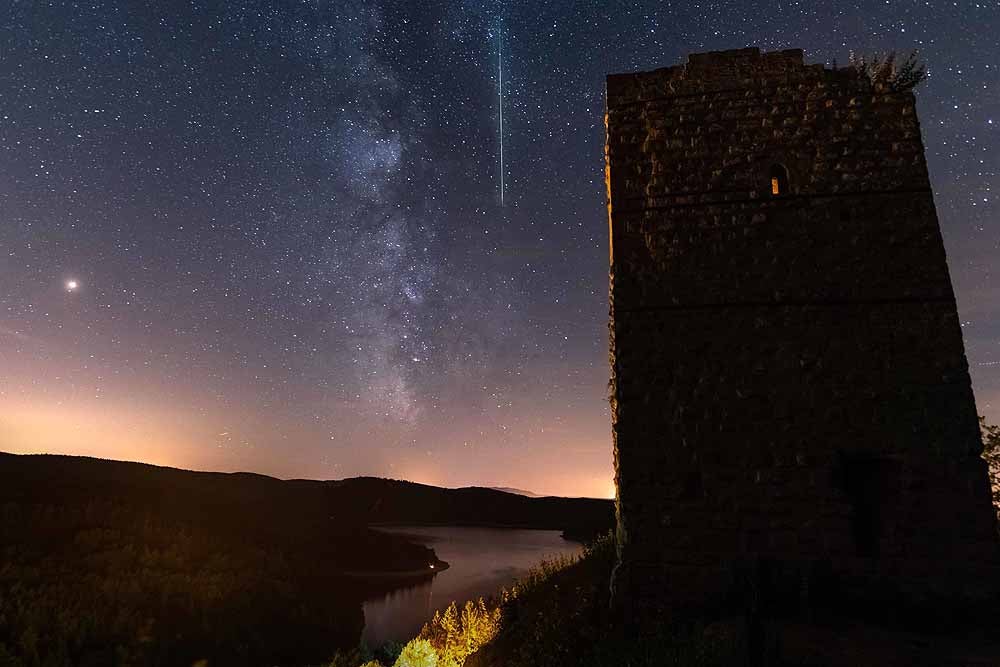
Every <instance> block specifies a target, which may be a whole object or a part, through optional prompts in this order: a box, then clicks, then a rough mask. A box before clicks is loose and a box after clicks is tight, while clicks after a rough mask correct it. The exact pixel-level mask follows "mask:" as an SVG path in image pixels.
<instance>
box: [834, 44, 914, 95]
mask: <svg viewBox="0 0 1000 667" xmlns="http://www.w3.org/2000/svg"><path fill="white" fill-rule="evenodd" d="M850 67H851V68H852V69H854V70H855V71H856V72H857V73H858V74H859V75H861V76H864V77H867V78H868V80H869V81H871V82H872V85H874V86H876V87H879V86H882V87H886V88H889V89H890V90H893V91H896V92H905V91H908V90H913V89H914V88H916V87H917V86H918V85H919V84H920V82H921V81H923V80H924V79H926V78H927V69H926V68H925V67H924V65H923V63H921V62H920V61H919V60H917V52H916V51H913V52H912V53H910V54H909V55H907V56H906V57H905V58H903V60H902V61H899V60H898V59H897V58H896V52H895V51H890V52H889V53H884V54H874V55H870V56H869V55H864V54H857V53H855V52H854V51H851V55H850Z"/></svg>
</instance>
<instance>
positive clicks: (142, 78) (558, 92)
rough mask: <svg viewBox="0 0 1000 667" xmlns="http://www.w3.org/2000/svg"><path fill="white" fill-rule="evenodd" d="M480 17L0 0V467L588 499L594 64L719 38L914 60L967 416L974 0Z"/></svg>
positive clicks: (989, 75) (982, 377) (599, 364)
mask: <svg viewBox="0 0 1000 667" xmlns="http://www.w3.org/2000/svg"><path fill="white" fill-rule="evenodd" d="M502 11H503V14H502V16H501V5H500V4H499V3H496V2H493V3H481V2H461V1H456V2H433V1H432V2H420V3H416V2H412V3H404V2H385V1H383V2H353V1H347V2H318V1H316V0H309V1H307V2H296V1H292V0H286V1H282V2H265V1H263V0H262V1H259V2H252V1H240V2H233V3H213V2H197V1H195V2H189V1H185V2H178V1H168V2H158V3H126V2H123V1H121V0H119V1H110V0H95V1H94V2H90V3H86V4H83V5H81V4H75V3H70V2H52V3H38V2H12V3H6V4H4V6H3V8H2V9H0V43H2V44H3V45H4V48H3V49H2V50H0V156H2V159H0V369H2V371H0V449H8V450H14V451H40V450H47V451H61V452H70V453H84V454H93V455H98V456H108V457H115V458H130V459H139V460H149V461H154V462H159V463H165V464H171V465H180V466H188V467H199V468H212V469H226V470H234V469H248V470H256V471H260V472H265V473H270V474H277V475H282V476H307V477H342V476H347V475H356V474H378V475H389V476H395V477H410V478H416V479H419V480H422V481H428V482H433V483H441V484H449V485H460V484H473V483H475V484H490V485H498V486H499V485H502V486H517V487H526V488H531V489H533V490H536V491H541V492H554V493H564V494H588V495H605V494H606V493H607V492H608V489H609V483H610V477H611V447H610V443H609V419H608V411H607V404H606V383H607V377H608V370H607V334H606V318H607V238H606V235H607V220H606V209H605V207H604V197H605V193H604V184H603V173H602V169H603V139H604V136H603V93H604V90H603V80H604V75H605V74H606V73H608V72H618V71H627V70H632V69H649V68H654V67H659V66H664V65H668V64H673V63H676V62H680V61H682V60H683V59H684V57H685V55H686V54H687V53H688V52H692V51H695V52H696V51H705V50H712V49H722V48H736V47H743V46H747V45H756V46H760V47H761V48H764V49H776V48H787V47H802V48H805V49H806V57H807V59H808V60H810V61H812V62H828V63H830V62H832V61H834V60H839V61H840V62H841V63H843V62H846V60H847V57H848V54H849V52H850V51H851V50H856V51H860V52H871V51H874V50H876V49H886V48H896V49H900V50H909V49H912V48H919V49H920V51H921V55H922V57H923V59H924V60H925V61H926V62H927V63H928V66H929V70H930V78H929V80H928V81H927V82H925V83H924V84H923V86H922V87H921V89H920V90H919V91H918V96H919V105H918V106H919V111H920V113H921V120H922V124H923V128H924V135H925V136H924V138H925V142H926V146H927V156H928V161H929V166H930V171H931V177H932V181H933V183H934V189H935V195H936V198H937V203H938V209H939V213H940V216H941V222H942V229H943V232H944V235H945V242H946V246H947V249H948V252H949V260H950V264H951V270H952V276H953V280H954V282H955V286H956V292H957V295H958V301H959V309H960V313H961V314H962V319H963V331H964V332H965V337H966V344H967V351H968V355H969V361H970V366H971V368H972V374H973V380H974V383H975V388H976V392H977V400H978V402H979V408H980V411H981V412H983V413H985V414H987V415H988V416H990V417H991V419H992V420H993V421H997V420H1000V318H998V317H997V309H998V307H1000V296H998V295H1000V278H998V277H997V274H996V272H995V271H994V269H993V266H994V265H995V262H996V257H997V250H998V242H1000V225H998V222H997V210H998V209H997V203H996V196H995V193H993V192H992V187H994V184H995V181H996V175H997V171H998V165H1000V157H998V155H1000V152H998V150H997V149H998V148H1000V141H998V134H997V133H998V130H1000V69H998V67H997V64H996V63H997V61H998V57H997V56H998V54H1000V48H998V44H997V39H996V34H997V29H998V28H1000V9H998V8H997V6H996V5H995V3H984V4H980V5H978V6H977V5H975V4H973V3H958V4H954V5H949V6H947V7H944V6H941V7H938V6H937V4H936V3H930V4H923V5H919V6H918V5H915V4H913V3H904V2H884V1H880V2H867V3H802V4H794V3H786V2H757V3H736V2H706V3H697V2H696V3H683V4H680V5H677V4H669V3H662V2H635V3H618V2H613V3H605V2H569V1H563V2H530V3H529V2H521V3H516V2H506V3H504V4H503V6H502ZM501 28H502V33H501ZM501 38H502V39H501ZM501 44H502V52H501V51H500V49H501ZM501 67H502V71H503V74H502V76H503V84H502V88H501V83H500V69H501ZM501 104H502V109H501ZM501 113H502V114H503V129H502V131H501V130H500V128H499V127H498V123H499V121H500V115H501ZM501 138H502V141H503V157H502V160H503V165H502V166H500V165H501V147H500V142H501ZM501 178H503V184H502V185H501V182H500V179H501ZM501 193H502V196H503V206H502V207H501V205H500V195H501ZM71 282H72V283H73V284H74V285H75V287H73V288H70V287H69V285H70V283H71ZM663 344H664V345H668V344H669V341H663Z"/></svg>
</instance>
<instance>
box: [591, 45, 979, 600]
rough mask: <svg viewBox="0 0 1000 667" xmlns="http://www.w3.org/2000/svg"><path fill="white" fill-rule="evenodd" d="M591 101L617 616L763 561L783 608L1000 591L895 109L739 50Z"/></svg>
mask: <svg viewBox="0 0 1000 667" xmlns="http://www.w3.org/2000/svg"><path fill="white" fill-rule="evenodd" d="M607 96H608V99H607V133H608V134H607V182H608V194H609V218H610V227H611V230H610V231H611V325H610V329H611V367H612V371H611V372H612V397H611V401H612V420H613V434H614V452H615V476H616V483H617V488H618V500H617V505H618V532H619V564H618V567H617V568H616V572H615V578H614V586H615V592H616V596H618V597H619V599H621V598H624V599H626V600H628V604H629V606H630V607H632V608H633V609H639V610H644V609H647V608H650V607H660V606H662V605H664V604H667V605H670V606H672V605H674V604H689V603H694V604H697V605H707V604H712V603H714V602H717V601H722V600H724V599H727V597H728V596H731V595H732V594H733V591H734V589H735V588H738V587H739V586H740V581H741V580H745V579H742V578H744V577H745V576H746V572H747V571H756V570H755V568H759V567H760V563H762V562H764V563H767V567H768V569H769V571H771V572H779V573H780V576H778V577H777V579H778V580H780V582H781V585H783V586H787V587H788V589H789V590H790V591H793V594H797V593H798V592H801V591H803V590H808V588H809V586H811V585H813V582H815V581H817V580H818V578H820V579H822V580H823V581H825V582H828V583H829V582H833V583H834V585H835V586H834V587H835V588H836V590H837V591H838V595H839V594H844V595H855V594H856V595H858V596H862V597H864V596H868V595H873V594H875V593H876V592H878V594H879V595H889V596H893V599H895V598H897V597H898V596H903V597H905V598H907V599H916V600H924V601H926V600H928V599H937V598H938V597H939V596H944V597H948V598H958V599H965V598H968V597H969V596H981V595H984V594H987V593H988V592H989V591H991V590H995V586H994V583H993V582H995V581H996V579H995V574H996V571H997V570H996V563H997V560H996V557H997V533H996V527H995V517H994V514H993V511H992V508H991V504H990V494H989V488H988V482H987V475H986V469H985V463H984V462H983V460H982V459H981V458H980V451H981V447H982V445H981V440H980V435H979V429H978V420H977V415H976V408H975V404H974V401H973V395H972V389H971V385H970V381H969V374H968V369H967V364H966V360H965V353H964V349H963V345H962V334H961V331H960V329H959V322H958V316H957V311H956V307H955V297H954V294H953V292H952V287H951V281H950V279H949V276H948V267H947V264H946V262H945V253H944V246H943V244H942V241H941V234H940V230H939V228H938V222H937V217H936V213H935V210H934V201H933V197H932V194H931V188H930V183H929V180H928V175H927V167H926V164H925V162H924V151H923V146H922V144H921V138H920V128H919V125H918V122H917V117H916V112H915V100H914V96H913V94H912V93H911V92H909V91H905V90H894V89H893V88H892V86H890V85H882V84H878V85H874V84H873V83H872V82H871V80H870V79H869V78H868V77H866V76H864V75H861V74H859V73H858V72H857V71H856V70H853V69H849V68H848V69H839V70H838V69H827V68H825V67H824V66H823V65H806V64H804V63H803V56H802V51H799V50H794V51H781V52H774V53H761V52H760V51H758V50H757V49H744V50H739V51H725V52H716V53H704V54H698V55H692V56H690V58H689V59H688V62H687V64H685V65H678V66H675V67H668V68H665V69H659V70H656V71H653V72H644V73H636V74H618V75H612V76H609V77H608V82H607ZM640 613H641V611H640Z"/></svg>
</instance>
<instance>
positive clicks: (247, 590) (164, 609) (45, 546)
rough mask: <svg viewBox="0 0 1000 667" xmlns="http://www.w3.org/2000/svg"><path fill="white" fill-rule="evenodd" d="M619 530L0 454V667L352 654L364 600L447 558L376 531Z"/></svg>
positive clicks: (560, 516) (518, 502) (395, 486)
mask: <svg viewBox="0 0 1000 667" xmlns="http://www.w3.org/2000/svg"><path fill="white" fill-rule="evenodd" d="M612 521H613V517H612V508H611V504H610V503H609V502H607V501H598V500H589V499H584V500H570V499H565V498H526V497H523V496H516V495H512V494H508V493H503V492H499V491H494V490H490V489H481V488H474V487H473V488H467V489H440V488H437V487H433V486H427V485H423V484H414V483H411V482H401V481H395V480H383V479H377V478H357V479H347V480H339V481H330V482H324V481H312V480H279V479H275V478H273V477H267V476H265V475H258V474H253V473H214V472H194V471H189V470H178V469H174V468H164V467H158V466H152V465H147V464H142V463H126V462H121V461H108V460H102V459H93V458H85V457H73V456H57V455H14V454H5V453H0V563H2V564H3V566H2V567H0V619H3V622H2V623H0V664H8V663H11V662H13V661H12V660H10V658H11V657H12V656H13V657H16V658H17V659H18V660H19V661H20V662H13V664H22V663H23V664H26V665H34V664H46V665H101V664H144V665H174V664H193V663H194V662H196V661H197V660H200V659H207V660H208V661H209V664H248V665H251V664H282V665H302V664H318V663H321V662H322V661H323V660H325V659H327V658H328V657H329V655H330V654H331V653H332V652H333V651H334V650H335V649H337V648H346V647H351V646H354V645H356V643H357V641H358V638H359V636H360V632H361V628H362V625H363V623H364V620H363V616H362V614H361V602H362V600H363V599H364V597H365V595H367V594H371V593H373V592H377V591H378V590H382V589H385V590H388V589H389V588H391V587H394V586H397V585H399V577H400V576H403V575H404V574H405V575H406V576H413V575H414V573H424V572H426V574H421V575H419V576H432V572H433V570H431V569H430V567H429V565H430V564H432V563H433V564H439V561H438V560H437V557H436V556H435V554H434V552H433V551H432V550H431V549H428V548H427V547H424V546H422V545H419V544H414V543H411V542H409V541H408V540H407V539H406V538H405V537H403V536H399V535H394V534H387V533H384V532H380V531H377V530H372V529H371V528H369V525H370V524H387V523H396V524H407V523H409V524H461V525H475V526H511V527H520V528H551V529H559V530H563V531H567V532H568V533H569V534H571V535H575V536H579V537H583V536H586V535H588V534H592V533H595V532H599V531H601V530H606V529H607V528H608V527H610V526H611V524H612ZM356 571H364V572H366V573H369V575H371V573H378V572H381V573H384V578H383V579H379V578H378V577H375V578H372V577H371V576H369V577H367V578H365V579H364V580H363V581H362V580H358V579H356V578H354V577H348V576H345V574H346V573H348V572H356Z"/></svg>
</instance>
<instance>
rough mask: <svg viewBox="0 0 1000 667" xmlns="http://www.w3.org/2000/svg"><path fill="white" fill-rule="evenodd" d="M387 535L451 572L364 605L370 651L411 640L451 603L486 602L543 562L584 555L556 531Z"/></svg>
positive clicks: (406, 530) (421, 530)
mask: <svg viewBox="0 0 1000 667" xmlns="http://www.w3.org/2000/svg"><path fill="white" fill-rule="evenodd" d="M380 530H385V531H386V532H393V533H399V534H405V535H410V536H412V537H413V539H414V541H417V542H420V543H422V544H426V545H427V546H429V547H432V548H433V549H434V551H435V552H437V555H438V558H441V559H443V560H446V561H448V562H449V563H450V564H451V567H450V568H449V569H447V570H445V571H444V572H441V573H440V574H438V575H437V576H436V577H434V579H432V580H431V581H429V582H425V583H422V584H419V585H416V586H409V587H406V588H400V589H397V590H394V591H392V592H390V593H388V594H386V595H381V596H377V597H373V598H372V599H369V600H367V601H366V602H365V604H364V611H365V629H364V633H363V634H362V640H363V641H365V642H366V643H367V644H368V645H369V646H378V645H380V644H382V643H384V642H386V641H407V640H409V639H411V638H412V637H414V636H415V635H416V634H417V633H418V632H420V628H421V627H422V626H423V624H424V623H425V622H426V621H427V620H429V619H430V617H431V616H432V615H433V614H434V611H435V610H436V609H441V608H443V607H446V606H447V605H448V604H449V603H451V601H452V600H457V601H459V602H462V601H464V600H469V599H473V598H478V597H479V596H489V595H492V594H493V593H495V592H496V591H497V590H498V589H500V588H501V587H503V586H509V585H510V584H512V583H513V582H514V581H515V580H516V579H517V578H518V577H519V576H521V575H522V574H524V573H525V572H527V570H528V569H529V568H531V567H532V566H534V565H537V564H538V563H539V562H541V561H542V560H544V559H546V558H553V557H555V556H563V555H574V554H578V553H580V552H581V551H582V549H583V547H581V546H580V545H579V544H577V543H576V542H569V541H567V540H564V539H563V538H562V536H561V534H560V533H559V531H557V530H510V529H503V528H460V527H453V526H446V527H393V528H382V529H380Z"/></svg>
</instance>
